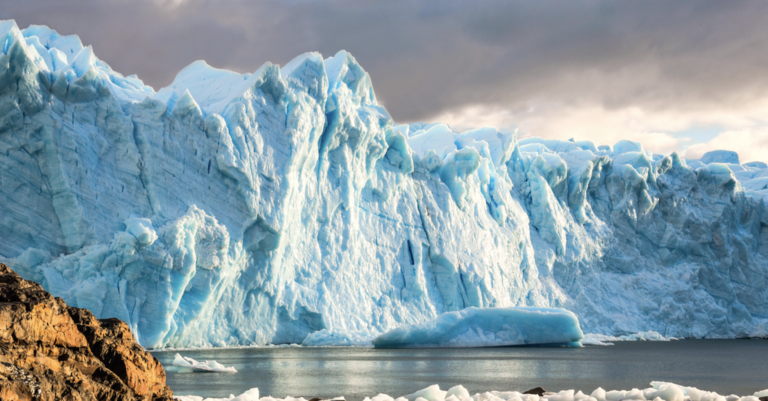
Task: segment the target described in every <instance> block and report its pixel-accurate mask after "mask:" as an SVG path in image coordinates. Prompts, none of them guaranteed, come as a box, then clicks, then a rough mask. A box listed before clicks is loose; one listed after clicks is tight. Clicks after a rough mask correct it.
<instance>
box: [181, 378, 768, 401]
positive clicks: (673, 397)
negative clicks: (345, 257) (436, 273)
mask: <svg viewBox="0 0 768 401" xmlns="http://www.w3.org/2000/svg"><path fill="white" fill-rule="evenodd" d="M525 390H526V389H520V390H519V391H486V392H483V393H476V394H474V395H470V393H469V392H468V391H467V389H466V388H464V387H463V386H461V385H457V386H454V387H451V388H450V389H448V390H447V391H446V390H442V389H441V388H440V386H438V385H437V384H434V385H432V386H429V387H427V388H424V389H422V390H419V391H417V392H415V393H412V394H408V395H403V396H399V397H393V396H390V395H387V394H379V395H376V396H375V397H366V398H365V400H364V401H418V400H423V401H618V400H637V401H654V400H655V401H758V398H759V397H763V396H766V395H768V390H763V391H759V392H756V393H754V395H744V396H738V395H733V394H732V395H728V396H723V395H720V394H718V393H715V392H711V391H705V390H699V389H697V388H696V387H686V386H681V385H678V384H674V383H667V382H651V387H648V388H646V389H637V388H635V389H631V390H609V391H606V390H604V389H602V388H597V389H595V390H594V391H593V392H592V393H590V394H585V393H584V392H582V391H581V390H579V391H577V390H561V391H558V392H547V393H544V395H543V396H538V395H535V394H523V393H522V392H521V391H525ZM258 395H259V393H258V389H251V390H248V391H247V392H246V393H243V394H242V395H240V396H238V397H234V396H230V398H205V399H204V398H202V397H196V396H175V398H176V399H178V400H180V401H220V400H221V401H223V400H233V399H234V400H238V401H251V400H253V401H256V400H260V401H306V400H305V399H304V398H293V397H286V398H284V399H280V398H273V397H262V398H260V399H259V398H258ZM239 397H243V398H239ZM246 397H252V398H246ZM340 399H343V397H338V398H334V400H340Z"/></svg>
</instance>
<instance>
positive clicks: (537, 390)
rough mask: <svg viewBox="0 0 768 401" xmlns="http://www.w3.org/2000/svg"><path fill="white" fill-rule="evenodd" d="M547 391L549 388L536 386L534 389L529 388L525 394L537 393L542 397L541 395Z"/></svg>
mask: <svg viewBox="0 0 768 401" xmlns="http://www.w3.org/2000/svg"><path fill="white" fill-rule="evenodd" d="M546 392H547V390H544V389H543V388H541V387H536V388H532V389H530V390H528V391H526V392H524V393H523V394H536V395H538V396H539V397H541V396H542V395H544V393H546Z"/></svg>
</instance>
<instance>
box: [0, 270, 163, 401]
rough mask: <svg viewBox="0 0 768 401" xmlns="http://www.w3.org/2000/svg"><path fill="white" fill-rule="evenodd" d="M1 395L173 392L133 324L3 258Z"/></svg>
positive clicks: (137, 396) (154, 395)
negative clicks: (72, 302) (95, 309)
mask: <svg viewBox="0 0 768 401" xmlns="http://www.w3.org/2000/svg"><path fill="white" fill-rule="evenodd" d="M0 399H1V400H9V401H10V400H20V401H21V400H41V401H43V400H44V401H47V400H52V401H53V400H73V401H74V400H78V401H80V400H82V401H86V400H145V401H149V400H157V401H161V400H162V401H170V400H172V399H173V393H172V392H171V390H170V389H169V388H168V386H166V385H165V371H164V370H163V367H162V365H160V362H158V360H157V359H155V358H154V357H153V356H152V355H151V354H150V353H148V352H146V351H144V349H143V348H141V346H140V345H138V344H137V343H136V341H135V339H134V338H133V334H132V333H131V330H130V329H129V327H128V325H126V324H125V323H124V322H122V321H120V320H118V319H103V320H98V319H96V318H95V317H94V316H93V314H91V312H89V311H87V310H85V309H78V308H73V307H68V306H67V305H66V304H65V303H64V301H63V300H62V299H61V298H54V297H53V296H51V294H49V293H47V292H46V291H45V290H43V288H42V287H41V286H40V285H39V284H37V283H34V282H32V281H27V280H24V279H22V278H21V277H19V275H18V274H16V273H15V272H13V271H12V270H11V269H9V268H8V267H7V266H5V265H4V264H1V263H0Z"/></svg>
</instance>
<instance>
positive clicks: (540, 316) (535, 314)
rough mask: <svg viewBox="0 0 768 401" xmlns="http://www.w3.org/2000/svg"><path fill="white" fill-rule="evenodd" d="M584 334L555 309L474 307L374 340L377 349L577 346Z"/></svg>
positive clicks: (572, 318)
mask: <svg viewBox="0 0 768 401" xmlns="http://www.w3.org/2000/svg"><path fill="white" fill-rule="evenodd" d="M582 338H584V334H583V333H582V332H581V328H579V321H578V319H577V318H576V315H574V314H573V313H572V312H569V311H567V310H564V309H556V308H514V307H509V308H483V309H480V308H474V307H469V308H465V309H462V310H460V311H457V312H446V313H443V314H442V315H440V316H438V317H437V318H435V319H433V320H430V321H427V322H423V323H418V324H415V325H411V326H405V327H399V328H397V329H394V330H391V331H389V332H387V333H384V334H382V335H380V336H378V337H376V338H375V339H374V340H373V341H372V342H373V345H374V347H376V348H421V347H498V346H508V345H564V346H576V347H577V346H580V344H579V341H581V339H582Z"/></svg>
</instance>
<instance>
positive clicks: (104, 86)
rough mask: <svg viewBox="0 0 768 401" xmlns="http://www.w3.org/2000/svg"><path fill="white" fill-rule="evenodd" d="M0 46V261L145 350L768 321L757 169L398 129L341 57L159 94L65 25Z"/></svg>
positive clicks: (730, 326)
mask: <svg viewBox="0 0 768 401" xmlns="http://www.w3.org/2000/svg"><path fill="white" fill-rule="evenodd" d="M0 40H2V43H3V49H2V51H1V52H0V111H2V113H0V155H2V157H0V236H1V238H0V239H1V241H0V256H2V260H3V261H4V262H5V263H7V264H9V265H10V266H11V267H12V268H13V269H14V270H16V271H17V272H18V273H19V274H21V275H22V276H23V277H24V278H26V279H32V280H35V281H37V282H39V283H41V284H42V285H43V287H44V288H45V289H46V290H48V291H50V292H51V293H53V294H54V295H56V296H60V297H62V298H64V300H65V301H66V302H67V303H68V304H70V305H73V306H77V307H85V308H88V309H89V310H91V311H93V313H94V314H95V315H96V316H98V317H100V318H106V317H117V318H119V319H121V320H124V321H125V322H127V323H128V324H129V325H130V327H131V329H132V331H133V333H134V334H135V336H136V337H137V339H138V341H139V342H140V343H141V344H142V345H143V346H144V347H147V348H162V347H178V348H180V347H203V346H236V345H264V344H286V343H295V344H301V343H302V342H305V341H306V343H307V344H310V343H312V344H328V345H330V344H335V343H347V344H354V343H359V342H360V341H362V340H361V339H370V338H372V337H375V336H377V335H380V334H382V333H385V332H387V331H389V330H393V329H396V328H398V327H401V326H408V325H414V324H419V323H423V322H427V321H429V320H432V319H434V318H436V317H437V316H439V315H440V314H442V313H445V312H454V311H459V310H462V309H465V308H467V307H478V308H498V307H516V306H524V307H554V308H564V309H567V310H569V311H572V312H573V313H574V314H575V315H576V316H577V317H578V318H579V322H580V325H581V328H582V329H583V330H584V331H586V332H588V333H597V334H603V335H610V336H618V335H625V334H627V333H638V332H646V331H657V332H659V333H660V334H661V335H663V336H665V337H680V338H682V337H708V338H733V337H741V336H749V335H753V334H755V333H765V332H766V329H765V328H766V327H768V318H766V316H768V293H766V291H765V290H764V289H765V288H768V213H767V212H768V209H766V205H765V200H766V199H767V198H766V197H768V180H767V179H766V177H768V168H766V167H765V165H764V164H761V163H745V164H739V163H742V162H743V161H741V160H737V158H735V157H734V155H732V154H729V153H728V152H720V153H715V154H712V155H710V156H708V157H707V158H706V159H703V160H684V159H681V158H680V157H679V156H678V155H677V154H675V153H673V154H670V155H660V154H654V153H652V152H650V151H648V150H647V149H645V148H644V147H643V146H642V144H639V143H635V142H630V141H620V142H619V143H616V144H611V145H604V144H595V143H593V142H590V141H587V140H569V141H563V140H555V139H542V138H522V139H519V138H518V137H517V136H516V135H515V134H514V133H507V132H500V131H498V130H496V129H493V128H481V129H477V130H471V131H466V132H456V131H454V130H453V129H451V127H450V126H448V125H446V124H440V123H434V124H424V123H414V124H407V125H398V124H396V123H395V122H393V121H392V119H391V118H390V116H389V114H388V113H387V111H386V109H385V108H384V107H382V106H381V105H379V104H378V102H377V100H376V96H375V93H374V89H373V85H372V82H371V79H370V77H369V76H368V74H367V73H366V72H365V71H364V70H363V68H362V67H361V66H360V65H359V64H358V63H357V61H356V60H355V58H354V57H353V56H352V55H351V54H349V53H347V52H345V51H341V52H339V53H337V54H336V55H334V56H332V57H329V58H326V59H323V57H322V56H321V55H320V54H318V53H306V54H303V55H300V56H298V57H297V58H295V59H294V60H292V61H291V62H289V63H288V64H287V65H285V66H283V67H282V68H281V67H279V66H277V65H274V64H270V63H266V64H264V65H263V66H261V67H259V68H255V69H254V72H253V73H246V74H238V73H234V72H231V71H225V70H220V69H216V68H213V67H211V66H209V65H208V64H206V63H204V62H202V61H200V62H195V63H193V64H191V65H190V66H189V67H187V68H185V69H184V70H182V71H181V72H179V74H178V76H177V77H176V79H175V80H174V82H173V83H172V84H171V85H169V86H168V87H166V88H162V89H160V90H158V91H155V90H154V89H153V88H150V87H148V86H146V85H144V84H143V82H142V81H141V80H140V79H139V78H137V77H135V76H128V77H126V76H123V75H121V74H120V73H118V72H116V71H114V70H112V69H111V68H110V67H109V65H107V64H106V63H105V62H103V61H102V60H100V59H99V58H98V55H97V54H95V53H94V51H93V49H92V48H91V47H90V46H83V44H82V43H81V41H80V39H79V38H78V37H77V36H75V35H70V36H63V35H59V34H58V33H56V32H55V31H53V30H51V29H49V28H47V27H44V26H30V27H29V28H27V29H24V30H21V29H19V28H18V27H17V26H16V24H15V23H14V22H13V21H4V22H0ZM750 162H752V161H750Z"/></svg>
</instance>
